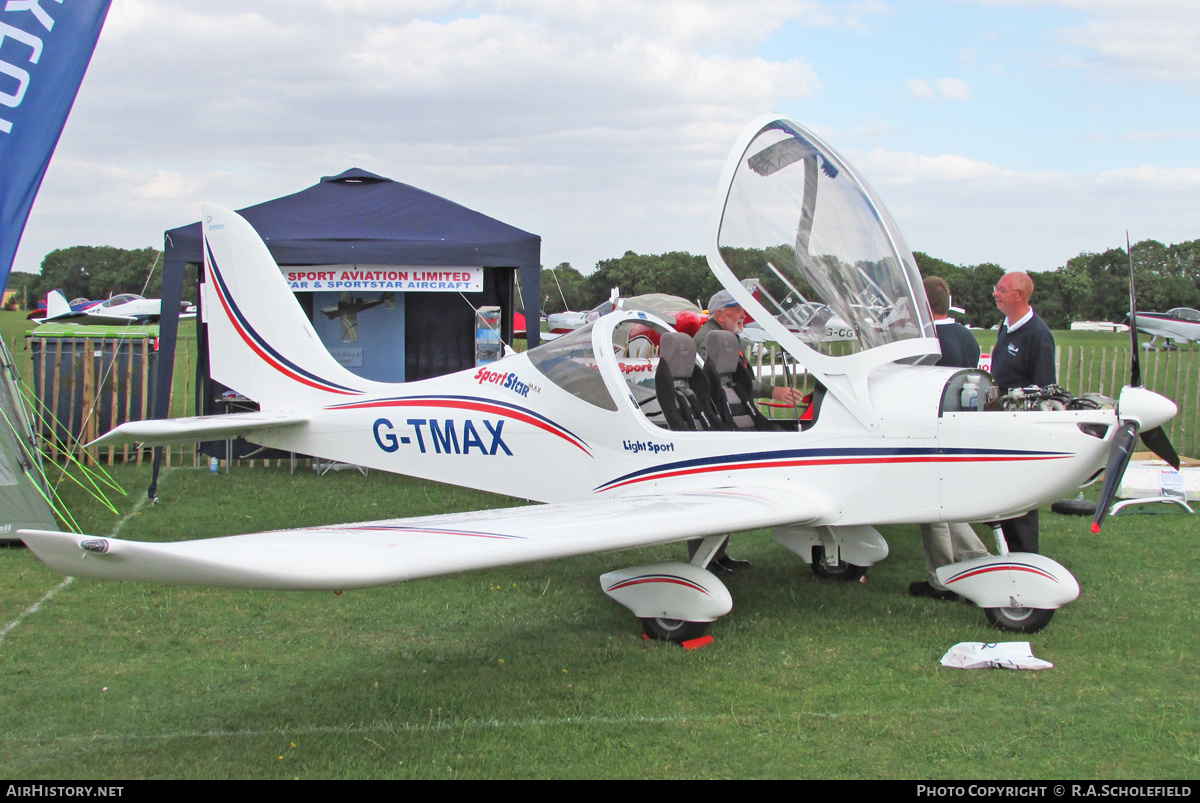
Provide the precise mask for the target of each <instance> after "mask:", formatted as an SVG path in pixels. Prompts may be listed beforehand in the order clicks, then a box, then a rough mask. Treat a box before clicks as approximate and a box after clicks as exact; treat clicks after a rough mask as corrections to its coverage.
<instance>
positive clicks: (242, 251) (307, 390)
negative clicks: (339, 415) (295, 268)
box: [201, 204, 372, 410]
mask: <svg viewBox="0 0 1200 803" xmlns="http://www.w3.org/2000/svg"><path fill="white" fill-rule="evenodd" d="M201 209H202V226H203V230H204V285H203V286H204V305H203V310H204V322H205V323H206V324H208V337H209V353H210V363H211V370H212V377H213V379H215V380H217V381H218V382H220V383H222V384H224V385H228V386H229V387H231V388H233V389H234V390H236V391H238V392H239V393H241V394H243V395H245V396H247V397H249V398H251V399H254V400H255V401H257V402H258V403H259V405H260V406H261V407H262V408H263V409H264V410H265V409H272V408H274V409H278V408H281V407H282V408H295V407H296V406H297V402H300V403H304V402H308V403H314V402H315V403H320V402H322V401H328V400H331V399H333V398H347V397H352V396H357V395H360V394H361V393H362V392H363V388H364V387H365V386H367V385H370V384H372V383H371V382H369V381H367V380H364V379H362V378H361V377H358V376H355V375H354V374H352V373H350V372H349V371H347V370H346V369H345V368H343V367H342V366H341V365H339V364H338V363H337V361H336V360H334V359H333V357H331V356H330V354H329V352H328V351H327V350H326V349H325V346H324V344H322V343H321V339H320V338H319V337H318V336H317V333H316V331H315V330H314V329H313V326H312V323H311V322H309V320H308V318H307V316H305V314H304V311H303V310H302V309H301V308H300V305H299V304H298V303H297V302H296V298H295V296H294V295H293V294H292V291H291V288H289V287H288V285H287V282H286V281H284V278H283V274H282V273H281V272H280V270H279V266H278V265H276V264H275V260H274V258H273V257H272V256H271V252H270V251H268V250H267V246H266V244H265V243H264V242H263V241H262V238H261V237H259V236H258V232H256V231H255V230H254V227H253V226H251V225H250V224H249V223H248V222H246V220H245V219H244V218H243V217H242V216H241V215H239V214H237V213H236V212H233V211H231V210H229V209H225V208H223V207H219V206H212V205H209V204H204V205H203V206H202V207H201Z"/></svg>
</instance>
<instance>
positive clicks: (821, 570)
mask: <svg viewBox="0 0 1200 803" xmlns="http://www.w3.org/2000/svg"><path fill="white" fill-rule="evenodd" d="M812 570H813V574H815V575H816V576H817V577H823V578H825V579H826V580H845V581H847V582H854V581H856V580H861V579H862V578H864V577H866V576H867V567H866V566H857V565H855V564H853V563H846V561H844V560H841V561H838V564H837V565H836V566H829V565H827V564H826V563H825V547H820V546H815V547H813V551H812Z"/></svg>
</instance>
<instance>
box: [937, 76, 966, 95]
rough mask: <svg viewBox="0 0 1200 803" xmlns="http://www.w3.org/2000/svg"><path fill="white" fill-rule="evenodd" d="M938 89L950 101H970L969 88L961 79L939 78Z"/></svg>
mask: <svg viewBox="0 0 1200 803" xmlns="http://www.w3.org/2000/svg"><path fill="white" fill-rule="evenodd" d="M938 89H939V90H940V91H941V93H942V95H943V96H944V97H947V98H949V99H950V100H970V99H971V88H970V87H969V86H967V82H966V81H964V80H963V79H961V78H939V79H938Z"/></svg>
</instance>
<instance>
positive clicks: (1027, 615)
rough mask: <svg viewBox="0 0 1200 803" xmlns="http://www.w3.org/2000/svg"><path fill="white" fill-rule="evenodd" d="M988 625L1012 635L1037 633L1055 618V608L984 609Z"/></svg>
mask: <svg viewBox="0 0 1200 803" xmlns="http://www.w3.org/2000/svg"><path fill="white" fill-rule="evenodd" d="M983 612H984V613H985V614H986V615H987V619H988V623H989V624H990V625H991V626H992V627H994V628H996V629H997V630H1007V631H1009V632H1010V633H1036V632H1038V631H1039V630H1041V629H1042V628H1043V627H1045V626H1046V625H1048V624H1050V619H1051V618H1052V617H1053V616H1054V609H1053V608H984V609H983Z"/></svg>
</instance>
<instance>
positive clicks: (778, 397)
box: [688, 290, 804, 573]
mask: <svg viewBox="0 0 1200 803" xmlns="http://www.w3.org/2000/svg"><path fill="white" fill-rule="evenodd" d="M745 324H746V311H745V310H744V309H742V305H741V304H739V303H738V302H737V301H735V300H734V298H733V296H732V295H731V294H730V292H729V291H728V290H721V291H720V292H718V293H717V294H716V295H714V296H713V297H712V298H711V299H709V302H708V321H707V322H706V323H705V324H704V325H703V326H701V327H700V330H699V331H698V332H696V334H695V336H694V339H695V341H696V353H697V354H699V355H700V359H702V360H703V359H704V358H705V357H706V356H707V346H708V333H709V332H719V331H720V330H722V329H724V330H725V331H726V332H733V333H734V334H735V335H737V336H738V344H739V345H740V346H741V356H742V362H743V363H745V364H746V367H747V368H749V363H747V362H746V344H745V343H743V342H742V328H743V327H744V326H745ZM750 375H751V376H753V375H754V373H753V372H751V373H750ZM750 393H751V394H752V395H753V396H754V398H756V399H773V400H774V401H780V402H785V403H787V404H799V403H801V402H802V401H803V399H804V394H803V393H800V392H799V391H798V390H796V389H795V388H790V387H786V386H780V387H774V386H772V385H767V384H764V383H762V382H759V381H758V380H757V379H756V380H754V381H753V382H752V383H751V384H750ZM727 543H728V542H727ZM699 545H700V541H699V540H693V541H689V542H688V553H689V556H694V555H695V554H696V550H697V548H698V547H699ZM749 565H750V561H748V560H737V559H736V558H731V557H730V556H729V555H728V553H726V551H725V544H722V545H721V548H720V549H719V550H717V554H716V555H714V556H713V559H712V560H711V561H710V562H709V564H708V568H709V570H711V571H717V572H725V573H729V572H735V571H737V570H738V569H743V568H746V567H748V566H749Z"/></svg>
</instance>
